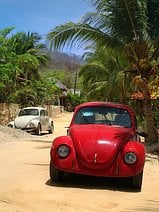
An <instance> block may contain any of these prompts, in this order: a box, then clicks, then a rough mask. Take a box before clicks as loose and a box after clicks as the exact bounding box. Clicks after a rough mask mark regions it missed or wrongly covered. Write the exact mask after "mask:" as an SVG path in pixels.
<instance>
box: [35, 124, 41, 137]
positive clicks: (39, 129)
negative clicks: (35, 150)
mask: <svg viewBox="0 0 159 212" xmlns="http://www.w3.org/2000/svg"><path fill="white" fill-rule="evenodd" d="M35 134H36V135H41V125H40V124H38V126H37V128H36V131H35Z"/></svg>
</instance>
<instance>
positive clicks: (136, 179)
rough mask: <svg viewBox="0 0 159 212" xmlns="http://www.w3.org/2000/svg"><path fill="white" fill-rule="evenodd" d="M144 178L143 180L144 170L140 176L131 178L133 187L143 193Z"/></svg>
mask: <svg viewBox="0 0 159 212" xmlns="http://www.w3.org/2000/svg"><path fill="white" fill-rule="evenodd" d="M142 178H143V170H142V171H141V172H140V174H138V175H136V176H133V177H132V178H131V185H132V187H133V188H136V189H138V190H139V191H141V187H142Z"/></svg>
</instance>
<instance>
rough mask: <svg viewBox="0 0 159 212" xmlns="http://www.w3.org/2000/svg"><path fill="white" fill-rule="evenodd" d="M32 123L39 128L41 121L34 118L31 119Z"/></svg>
mask: <svg viewBox="0 0 159 212" xmlns="http://www.w3.org/2000/svg"><path fill="white" fill-rule="evenodd" d="M30 123H33V124H34V126H35V128H37V127H38V125H39V124H40V121H39V120H38V119H32V120H30Z"/></svg>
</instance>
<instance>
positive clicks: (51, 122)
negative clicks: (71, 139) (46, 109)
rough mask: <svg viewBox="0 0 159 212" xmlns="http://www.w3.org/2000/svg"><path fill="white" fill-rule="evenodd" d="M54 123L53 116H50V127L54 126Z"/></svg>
mask: <svg viewBox="0 0 159 212" xmlns="http://www.w3.org/2000/svg"><path fill="white" fill-rule="evenodd" d="M53 123H54V122H53V120H52V118H49V127H50V128H52V127H53Z"/></svg>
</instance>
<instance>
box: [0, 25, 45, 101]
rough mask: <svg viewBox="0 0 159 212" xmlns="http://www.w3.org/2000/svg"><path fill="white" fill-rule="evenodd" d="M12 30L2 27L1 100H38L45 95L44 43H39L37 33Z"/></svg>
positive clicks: (0, 52)
mask: <svg viewBox="0 0 159 212" xmlns="http://www.w3.org/2000/svg"><path fill="white" fill-rule="evenodd" d="M12 30H13V28H6V29H3V30H1V31H0V78H1V82H0V102H11V101H12V102H16V103H18V102H19V103H21V104H38V103H39V102H40V101H41V100H42V101H43V99H45V98H44V97H43V96H46V91H44V90H43V89H42V87H43V86H44V85H43V84H41V81H40V76H39V71H38V69H39V67H40V65H41V64H44V63H45V61H46V60H47V59H48V57H47V55H46V54H44V51H43V50H44V49H45V46H44V45H42V44H39V41H40V39H41V38H40V36H39V35H38V34H37V33H30V32H28V33H23V32H19V33H16V34H15V35H12V36H11V37H9V33H10V32H11V31H12ZM35 80H37V81H35ZM39 87H40V93H39V91H38V89H39ZM45 87H46V86H45ZM40 96H41V97H40ZM40 98H41V99H40ZM45 100H46V99H45ZM31 102H32V103H31Z"/></svg>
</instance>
